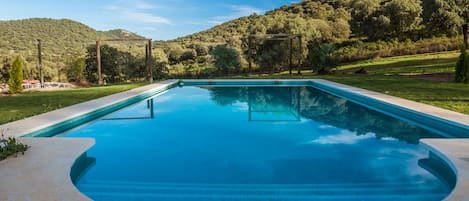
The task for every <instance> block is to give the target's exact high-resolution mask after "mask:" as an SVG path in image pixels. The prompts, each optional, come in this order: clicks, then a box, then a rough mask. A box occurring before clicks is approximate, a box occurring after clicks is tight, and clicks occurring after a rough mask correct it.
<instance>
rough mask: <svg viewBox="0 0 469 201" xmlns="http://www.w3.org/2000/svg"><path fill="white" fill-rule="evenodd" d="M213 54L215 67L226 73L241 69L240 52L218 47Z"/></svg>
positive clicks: (230, 48) (222, 46)
mask: <svg viewBox="0 0 469 201" xmlns="http://www.w3.org/2000/svg"><path fill="white" fill-rule="evenodd" d="M211 54H212V57H213V59H214V60H215V61H214V64H215V67H217V68H218V69H219V70H221V71H223V72H225V73H227V72H229V71H230V70H239V69H240V68H241V57H240V55H239V53H238V51H237V50H236V49H234V48H232V47H228V46H225V45H218V46H216V47H215V48H214V49H213V50H212V52H211Z"/></svg>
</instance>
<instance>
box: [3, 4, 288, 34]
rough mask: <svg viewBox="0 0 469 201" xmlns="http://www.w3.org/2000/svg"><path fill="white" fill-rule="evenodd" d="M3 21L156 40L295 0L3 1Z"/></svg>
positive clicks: (206, 27) (197, 29) (200, 28)
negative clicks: (73, 23)
mask: <svg viewBox="0 0 469 201" xmlns="http://www.w3.org/2000/svg"><path fill="white" fill-rule="evenodd" d="M0 2H1V3H2V6H1V7H0V20H12V19H24V18H32V17H46V18H54V19H61V18H67V19H72V20H77V21H80V22H82V23H84V24H86V25H88V26H91V27H92V28H94V29H98V30H110V29H117V28H122V29H127V30H129V31H132V32H136V33H137V34H140V35H143V36H146V37H150V38H152V39H153V40H167V39H174V38H177V37H179V36H184V35H188V34H191V33H195V32H198V31H202V30H205V29H208V28H210V27H212V26H214V25H217V24H220V23H222V22H225V21H228V20H231V19H235V18H238V17H241V16H246V15H250V14H252V13H258V14H263V13H264V12H265V11H268V10H271V9H273V8H277V7H280V6H282V5H285V4H291V3H294V2H296V0H251V1H249V0H137V1H132V0H101V1H90V0H61V1H58V0H41V1H37V0H19V1H10V0H8V1H7V0H0Z"/></svg>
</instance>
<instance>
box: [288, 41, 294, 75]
mask: <svg viewBox="0 0 469 201" xmlns="http://www.w3.org/2000/svg"><path fill="white" fill-rule="evenodd" d="M292 68H293V38H290V66H289V71H290V75H291V70H292Z"/></svg>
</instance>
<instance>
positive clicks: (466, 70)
mask: <svg viewBox="0 0 469 201" xmlns="http://www.w3.org/2000/svg"><path fill="white" fill-rule="evenodd" d="M454 79H455V81H456V82H462V83H469V54H468V53H467V50H466V47H465V46H464V45H463V46H461V55H460V56H459V59H458V62H457V63H456V77H455V78H454Z"/></svg>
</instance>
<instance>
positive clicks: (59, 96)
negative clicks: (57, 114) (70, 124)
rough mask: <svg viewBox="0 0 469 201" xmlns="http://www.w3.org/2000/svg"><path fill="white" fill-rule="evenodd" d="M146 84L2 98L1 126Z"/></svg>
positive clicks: (29, 93) (43, 92) (30, 93)
mask: <svg viewBox="0 0 469 201" xmlns="http://www.w3.org/2000/svg"><path fill="white" fill-rule="evenodd" d="M143 85H144V83H135V84H123V85H112V86H103V87H90V88H79V89H68V90H58V91H42V92H37V91H36V92H25V93H22V94H18V95H13V96H0V108H1V110H0V124H4V123H7V122H11V121H15V120H19V119H23V118H26V117H29V116H33V115H36V114H41V113H45V112H49V111H51V110H55V109H59V108H62V107H66V106H70V105H74V104H77V103H81V102H85V101H88V100H92V99H96V98H99V97H103V96H107V95H110V94H114V93H118V92H122V91H126V90H130V89H133V88H136V87H139V86H143Z"/></svg>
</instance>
